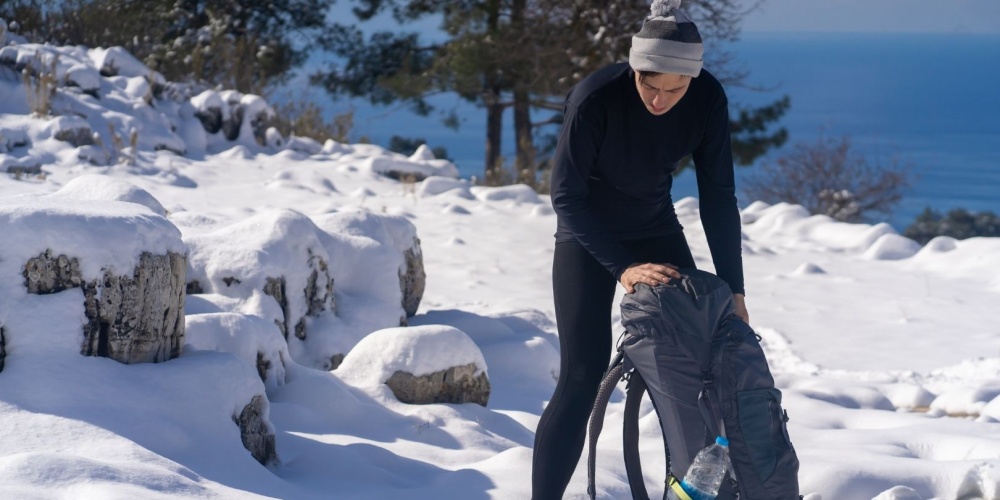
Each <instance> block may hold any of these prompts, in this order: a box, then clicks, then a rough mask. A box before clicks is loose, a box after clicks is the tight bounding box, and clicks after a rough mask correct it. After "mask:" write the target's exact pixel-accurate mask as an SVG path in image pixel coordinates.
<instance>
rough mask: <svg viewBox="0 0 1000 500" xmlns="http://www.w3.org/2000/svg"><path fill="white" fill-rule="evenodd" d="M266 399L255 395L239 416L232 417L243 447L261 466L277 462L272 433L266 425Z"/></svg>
mask: <svg viewBox="0 0 1000 500" xmlns="http://www.w3.org/2000/svg"><path fill="white" fill-rule="evenodd" d="M266 406H267V399H265V398H264V396H261V395H257V396H254V397H253V399H251V400H250V402H249V403H247V405H246V406H244V407H243V411H241V412H240V414H239V415H233V422H235V423H236V425H237V426H238V427H239V428H240V439H241V440H242V441H243V446H244V447H245V448H246V449H247V451H249V452H250V454H251V455H253V458H254V459H256V460H257V461H258V462H260V463H261V465H265V466H266V465H270V464H273V463H275V462H277V460H278V454H277V452H276V451H275V444H274V431H272V430H271V426H270V425H268V423H267V419H266V418H264V415H265V414H266Z"/></svg>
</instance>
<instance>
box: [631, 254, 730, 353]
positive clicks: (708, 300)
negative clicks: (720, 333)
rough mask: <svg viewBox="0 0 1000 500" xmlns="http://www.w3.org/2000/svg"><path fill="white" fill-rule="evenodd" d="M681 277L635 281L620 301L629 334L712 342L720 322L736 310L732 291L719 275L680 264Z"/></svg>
mask: <svg viewBox="0 0 1000 500" xmlns="http://www.w3.org/2000/svg"><path fill="white" fill-rule="evenodd" d="M679 271H680V273H681V274H682V275H683V278H681V279H672V280H670V282H669V283H665V284H661V285H656V286H652V287H651V286H648V285H645V284H641V283H640V284H637V285H636V287H635V293H631V294H626V295H625V297H624V298H622V302H621V314H622V326H624V327H625V328H626V329H627V330H628V331H629V333H631V334H632V335H638V336H640V337H661V336H669V337H672V338H678V336H680V337H681V338H689V339H698V340H700V341H701V342H702V343H704V344H705V346H706V347H707V344H708V343H710V342H711V339H712V336H713V335H714V333H715V332H716V331H717V330H718V329H719V327H720V326H721V325H722V322H723V321H724V320H725V319H726V318H727V317H728V316H729V315H730V314H732V313H733V312H734V311H735V307H734V306H733V292H732V289H731V288H729V285H728V284H727V283H726V282H725V281H723V280H722V278H719V277H718V276H716V275H714V274H712V273H709V272H707V271H701V270H698V269H693V268H681V269H680V270H679Z"/></svg>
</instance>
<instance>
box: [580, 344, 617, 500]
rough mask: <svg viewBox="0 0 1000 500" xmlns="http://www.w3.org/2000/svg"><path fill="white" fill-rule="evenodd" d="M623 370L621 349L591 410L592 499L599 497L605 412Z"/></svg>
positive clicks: (589, 473) (589, 457) (589, 469)
mask: <svg viewBox="0 0 1000 500" xmlns="http://www.w3.org/2000/svg"><path fill="white" fill-rule="evenodd" d="M623 370H624V367H623V364H622V353H621V351H619V352H618V355H617V356H615V359H614V361H612V362H611V366H609V367H608V371H607V373H605V374H604V379H602V380H601V385H600V387H599V388H598V389H597V401H595V402H594V408H593V409H592V410H591V412H590V425H589V426H588V428H587V434H589V438H588V440H587V441H588V448H587V494H588V495H590V498H591V500H593V499H595V498H596V497H597V487H596V486H595V485H594V482H595V477H594V476H595V474H596V470H597V438H598V437H600V436H601V430H602V429H603V428H604V413H605V412H606V411H607V409H608V401H609V400H610V399H611V393H613V392H614V391H615V386H617V385H618V381H619V380H621V379H622V372H623Z"/></svg>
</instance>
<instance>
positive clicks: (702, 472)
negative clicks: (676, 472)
mask: <svg viewBox="0 0 1000 500" xmlns="http://www.w3.org/2000/svg"><path fill="white" fill-rule="evenodd" d="M728 467H729V440H728V439H726V438H724V437H722V436H719V437H717V438H715V442H714V443H712V444H710V445H708V446H706V447H705V448H704V449H703V450H701V451H699V452H698V455H696V456H695V457H694V462H691V467H689V468H688V471H687V474H685V475H684V479H682V480H681V483H680V488H681V489H683V490H684V493H686V494H687V496H688V497H689V498H690V499H691V500H714V499H715V497H716V496H718V494H719V487H720V486H722V480H723V479H725V478H726V470H727V469H728ZM667 498H668V499H669V500H686V499H684V498H683V497H682V496H680V495H678V494H677V493H676V492H675V491H673V490H668V494H667Z"/></svg>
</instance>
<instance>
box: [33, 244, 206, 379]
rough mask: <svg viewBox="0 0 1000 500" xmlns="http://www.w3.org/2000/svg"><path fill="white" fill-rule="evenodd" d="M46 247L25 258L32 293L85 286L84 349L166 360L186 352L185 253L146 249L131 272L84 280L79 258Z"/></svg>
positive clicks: (130, 359) (128, 359) (127, 359)
mask: <svg viewBox="0 0 1000 500" xmlns="http://www.w3.org/2000/svg"><path fill="white" fill-rule="evenodd" d="M52 253H53V252H51V251H50V250H46V251H45V252H44V253H42V254H41V255H39V256H38V257H35V258H32V259H29V260H28V262H27V263H26V264H25V269H24V278H25V287H26V288H27V289H28V293H35V294H48V293H56V292H60V291H63V290H67V289H70V288H75V287H82V288H83V295H84V311H85V314H86V316H87V323H86V324H85V325H84V326H83V336H84V340H83V344H82V346H81V354H83V355H85V356H102V357H108V358H111V359H114V360H117V361H120V362H122V363H126V364H128V363H145V362H154V363H155V362H160V361H166V360H168V359H171V358H175V357H177V356H179V355H180V351H181V346H183V345H184V289H185V283H184V277H185V274H186V272H187V263H186V262H185V257H184V256H183V255H181V254H176V253H168V254H167V255H152V254H150V253H143V254H142V256H141V257H140V259H139V265H138V266H137V267H136V268H135V270H133V272H132V274H131V275H118V274H115V273H114V270H113V269H106V270H105V272H104V276H103V277H102V278H101V279H99V280H93V281H90V282H84V281H83V279H82V278H81V275H80V269H79V262H78V261H77V259H76V258H71V257H67V256H66V255H63V254H61V255H58V256H53V255H52Z"/></svg>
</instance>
